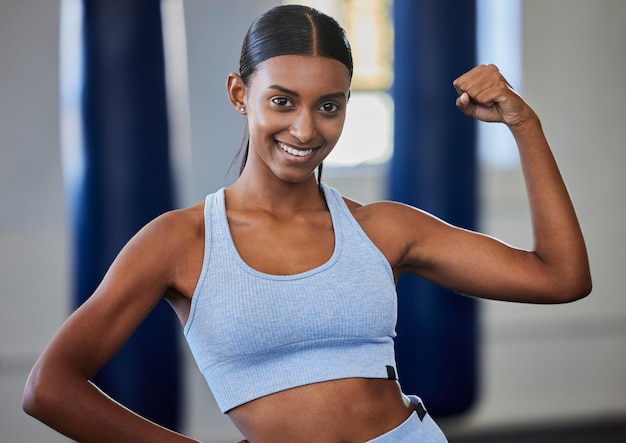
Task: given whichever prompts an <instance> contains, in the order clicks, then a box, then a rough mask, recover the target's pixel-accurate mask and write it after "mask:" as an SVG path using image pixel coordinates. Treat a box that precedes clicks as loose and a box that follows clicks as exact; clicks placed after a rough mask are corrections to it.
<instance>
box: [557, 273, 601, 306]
mask: <svg viewBox="0 0 626 443" xmlns="http://www.w3.org/2000/svg"><path fill="white" fill-rule="evenodd" d="M592 289H593V283H592V281H591V275H589V274H588V273H586V275H580V276H577V277H576V278H567V279H564V280H563V281H561V282H560V283H559V284H558V285H557V288H556V289H555V290H554V291H553V292H552V296H551V297H550V298H551V300H550V302H552V303H571V302H574V301H576V300H580V299H582V298H585V297H586V296H588V295H589V294H590V293H591V290H592Z"/></svg>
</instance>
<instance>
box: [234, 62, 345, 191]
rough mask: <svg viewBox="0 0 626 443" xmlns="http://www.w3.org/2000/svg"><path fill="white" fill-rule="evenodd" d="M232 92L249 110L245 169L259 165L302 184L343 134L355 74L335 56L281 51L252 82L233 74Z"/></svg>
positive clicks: (258, 72)
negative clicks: (314, 55) (286, 53)
mask: <svg viewBox="0 0 626 443" xmlns="http://www.w3.org/2000/svg"><path fill="white" fill-rule="evenodd" d="M238 82H239V83H241V84H238ZM229 92H230V93H231V101H232V102H233V105H234V106H237V107H238V109H239V108H240V107H241V106H244V107H245V109H246V114H247V115H248V127H249V131H250V148H249V152H248V161H247V163H246V169H245V170H244V172H245V171H246V170H248V169H250V168H254V169H255V170H257V171H262V172H266V173H270V174H271V175H272V176H274V177H277V178H279V179H280V180H283V181H286V182H293V183H300V182H304V181H306V180H308V179H310V178H311V177H312V175H313V172H314V171H315V168H317V166H318V165H319V164H320V163H321V162H322V161H323V160H324V159H325V158H326V157H327V156H328V154H329V153H330V152H331V151H332V149H333V148H334V146H335V144H336V143H337V140H338V139H339V136H340V135H341V131H342V129H343V124H344V121H345V115H346V106H347V103H348V97H349V93H350V73H349V71H348V69H347V68H346V67H345V65H344V64H342V63H341V62H339V61H337V60H334V59H331V58H326V57H310V56H300V55H281V56H277V57H272V58H270V59H268V60H266V61H264V62H262V63H260V64H259V66H258V68H257V70H256V72H255V73H254V75H253V76H252V78H251V79H250V81H249V85H248V87H246V86H244V85H243V82H242V81H241V78H239V77H236V76H235V77H233V76H231V78H230V79H229ZM238 95H239V96H240V100H238V99H237V96H238Z"/></svg>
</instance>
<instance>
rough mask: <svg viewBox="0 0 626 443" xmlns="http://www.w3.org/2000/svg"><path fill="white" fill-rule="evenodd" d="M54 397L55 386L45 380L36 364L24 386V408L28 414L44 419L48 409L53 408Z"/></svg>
mask: <svg viewBox="0 0 626 443" xmlns="http://www.w3.org/2000/svg"><path fill="white" fill-rule="evenodd" d="M54 398H55V394H54V392H53V386H50V385H49V384H48V383H45V382H44V377H42V374H41V371H40V369H39V368H38V367H37V366H35V367H34V368H33V370H32V371H31V373H30V375H29V376H28V380H26V385H25V386H24V392H23V394H22V409H23V410H24V412H26V413H27V414H28V415H30V416H32V417H34V418H36V419H38V420H43V419H44V417H45V415H46V411H50V410H51V408H53V406H52V405H53V403H54Z"/></svg>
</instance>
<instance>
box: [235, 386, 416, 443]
mask: <svg viewBox="0 0 626 443" xmlns="http://www.w3.org/2000/svg"><path fill="white" fill-rule="evenodd" d="M412 411H413V407H412V406H411V403H410V401H409V400H408V399H407V398H406V397H404V396H403V395H402V392H401V390H400V386H399V385H398V383H397V382H396V381H393V380H385V379H369V378H367V379H366V378H348V379H340V380H332V381H327V382H323V383H315V384H310V385H306V386H300V387H297V388H293V389H288V390H286V391H281V392H277V393H275V394H272V395H268V396H266V397H261V398H259V399H256V400H253V401H251V402H249V403H246V404H244V405H241V406H239V407H237V408H235V409H232V410H231V411H229V412H228V415H229V417H230V418H231V420H232V421H233V423H234V424H235V426H237V428H238V429H239V430H240V431H241V432H242V434H243V435H244V436H245V437H246V438H247V439H248V441H249V442H250V443H281V442H296V441H297V442H299V443H308V442H311V443H313V442H315V443H318V442H320V441H324V442H337V443H340V442H341V443H362V442H365V441H368V440H371V439H373V438H375V437H377V436H379V435H382V434H384V433H385V432H388V431H390V430H391V429H394V428H396V427H397V426H399V425H400V424H401V423H402V422H404V421H405V420H406V419H407V418H408V417H409V415H410V414H411V412H412Z"/></svg>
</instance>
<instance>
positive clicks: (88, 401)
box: [23, 367, 197, 443]
mask: <svg viewBox="0 0 626 443" xmlns="http://www.w3.org/2000/svg"><path fill="white" fill-rule="evenodd" d="M23 408H24V410H25V411H26V412H27V413H28V414H29V415H32V416H33V417H35V418H37V419H38V420H40V421H42V422H43V423H45V424H46V425H48V426H50V427H51V428H53V429H55V430H56V431H58V432H60V433H62V434H64V435H66V436H68V437H70V438H71V439H73V440H75V441H78V442H84V443H100V442H102V443H104V442H120V443H123V442H129V443H130V442H132V443H140V442H152V443H157V442H168V443H175V442H180V443H189V442H197V440H193V439H191V438H188V437H185V436H183V435H180V434H178V433H175V432H173V431H171V430H168V429H166V428H163V427H161V426H159V425H156V424H154V423H152V422H150V421H148V420H146V419H144V418H143V417H140V416H139V415H137V414H135V413H134V412H132V411H130V410H129V409H127V408H125V407H124V406H122V405H120V404H119V403H117V402H116V401H114V400H113V399H111V398H110V397H108V396H107V395H106V394H104V393H103V392H102V391H101V390H100V389H98V388H97V387H96V386H95V385H93V384H92V383H91V382H89V381H88V380H86V379H80V378H79V377H69V376H65V377H56V376H54V375H53V374H52V373H48V374H46V372H45V371H40V370H38V369H37V367H36V368H35V369H34V370H33V373H31V376H30V377H29V380H28V382H27V385H26V389H25V391H24V399H23Z"/></svg>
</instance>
